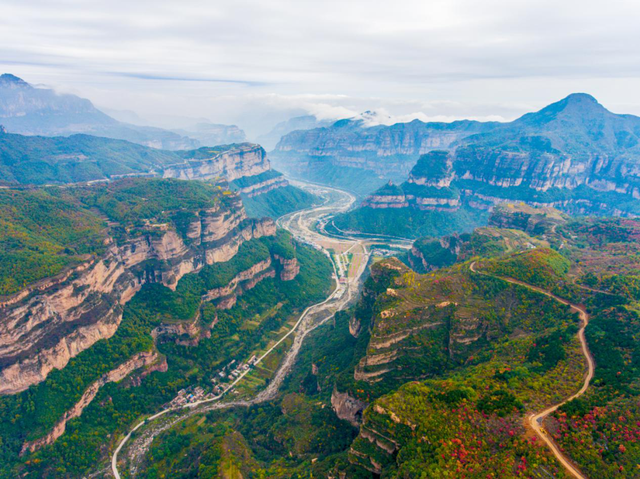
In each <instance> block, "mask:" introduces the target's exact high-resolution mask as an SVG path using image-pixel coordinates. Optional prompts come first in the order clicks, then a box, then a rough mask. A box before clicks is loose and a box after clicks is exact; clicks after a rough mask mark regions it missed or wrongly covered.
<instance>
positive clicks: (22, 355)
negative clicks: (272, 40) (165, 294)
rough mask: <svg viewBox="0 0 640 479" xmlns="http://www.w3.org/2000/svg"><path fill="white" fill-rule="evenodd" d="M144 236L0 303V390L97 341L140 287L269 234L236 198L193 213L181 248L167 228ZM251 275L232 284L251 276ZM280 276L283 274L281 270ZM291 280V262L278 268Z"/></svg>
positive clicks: (24, 383)
mask: <svg viewBox="0 0 640 479" xmlns="http://www.w3.org/2000/svg"><path fill="white" fill-rule="evenodd" d="M149 229H150V231H149V233H148V234H147V235H143V236H138V237H133V238H129V239H127V240H126V241H124V242H120V243H118V242H116V241H115V240H114V239H113V238H112V237H107V238H106V240H105V241H106V242H107V248H106V252H105V253H104V254H103V255H102V256H101V257H99V258H95V259H91V260H90V261H87V262H85V263H82V264H80V265H78V266H76V267H74V268H73V269H72V270H70V271H65V272H64V273H62V274H60V275H59V276H58V277H57V278H46V279H44V280H42V281H40V282H37V283H35V284H33V285H31V286H29V287H28V288H26V289H25V290H23V291H20V292H18V293H16V294H15V295H13V296H11V297H8V298H5V299H4V300H3V304H2V310H1V315H0V333H1V334H0V338H1V340H0V364H1V365H2V368H1V370H0V378H1V380H0V384H1V386H0V393H1V394H15V393H17V392H19V391H23V390H25V389H26V388H28V387H29V386H31V385H33V384H37V383H39V382H40V381H42V380H44V379H45V378H46V377H47V375H48V374H49V372H50V371H51V370H53V369H61V368H63V367H64V366H65V365H66V364H67V363H68V362H69V360H70V359H71V358H73V357H74V356H76V355H78V354H79V353H80V352H82V351H83V350H85V349H87V348H89V347H91V346H92V345H93V344H95V343H96V342H97V341H99V340H101V339H105V338H109V337H111V336H112V335H113V334H114V333H115V331H116V330H117V328H118V325H119V323H120V321H121V319H122V309H123V306H124V304H126V303H127V301H129V300H130V299H131V298H132V296H133V295H134V294H135V293H136V292H137V291H138V290H139V289H140V288H141V287H142V286H143V285H144V284H147V283H161V284H163V285H165V286H167V287H168V288H170V289H175V288H176V285H177V284H178V282H179V281H180V279H181V278H182V277H183V276H185V275H186V274H189V273H194V272H197V271H199V270H200V269H201V268H202V267H203V266H204V265H211V264H214V263H218V262H226V261H229V260H230V259H231V258H233V257H234V255H235V254H236V253H237V252H238V249H239V247H240V246H241V245H242V244H243V243H244V242H246V241H249V240H251V239H256V238H261V237H263V236H273V235H274V234H275V231H276V229H275V224H274V223H273V222H272V221H271V220H270V219H261V220H258V219H248V218H247V217H246V214H245V212H244V209H243V207H242V203H241V201H240V199H239V198H238V197H237V196H236V197H233V198H230V199H228V201H227V202H226V203H225V204H224V205H223V204H220V206H218V207H215V208H210V209H208V210H204V211H201V212H196V217H195V218H194V220H193V221H192V222H191V223H190V224H189V226H188V232H187V237H186V238H185V239H188V240H189V241H188V244H186V243H185V240H184V239H183V238H181V237H180V236H179V235H178V234H177V233H176V232H175V231H173V230H170V229H169V230H166V229H165V228H163V227H161V226H150V228H149ZM261 271H262V270H260V269H259V270H251V271H248V272H246V273H245V274H244V275H243V276H242V277H241V278H238V279H236V280H235V282H234V283H233V287H231V288H230V289H229V291H228V294H231V293H233V290H234V289H235V285H237V283H238V282H239V281H245V280H248V279H251V278H252V277H253V276H254V275H256V274H258V273H260V272H261ZM285 271H286V272H285ZM283 274H284V275H285V276H287V277H291V276H293V277H295V265H287V268H286V269H285V270H283Z"/></svg>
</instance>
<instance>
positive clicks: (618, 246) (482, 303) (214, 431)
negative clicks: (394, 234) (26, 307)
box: [147, 204, 640, 478]
mask: <svg viewBox="0 0 640 479" xmlns="http://www.w3.org/2000/svg"><path fill="white" fill-rule="evenodd" d="M491 223H492V226H490V227H487V228H480V229H478V230H476V231H475V232H474V233H472V234H469V235H462V236H460V237H456V239H457V241H458V244H456V245H453V242H452V241H451V239H450V238H449V239H441V240H429V239H425V240H423V241H420V242H417V243H416V245H415V246H416V248H418V249H422V250H425V252H428V250H429V249H430V248H432V247H434V242H435V243H437V246H438V248H444V247H443V246H442V244H441V242H442V243H443V244H445V245H446V246H447V247H448V248H450V249H447V251H449V254H451V255H453V256H454V258H453V261H454V264H453V265H448V266H443V267H440V268H439V269H436V270H435V271H431V272H430V273H428V274H416V273H414V272H413V271H411V270H410V269H409V268H407V267H406V266H403V265H402V264H400V263H399V262H398V261H396V260H384V261H380V262H377V263H375V264H374V265H373V266H372V267H371V276H370V277H369V279H368V280H367V281H366V284H365V287H364V290H363V295H362V298H361V300H360V301H359V302H358V304H357V305H356V306H355V307H354V308H353V309H352V310H351V311H349V312H348V313H344V314H342V313H341V314H338V315H337V316H336V318H335V322H333V323H332V324H329V325H327V326H325V327H323V328H320V329H318V330H317V332H314V334H313V335H312V336H311V337H310V338H309V339H308V344H307V345H306V347H304V348H303V350H302V351H301V353H300V358H299V361H298V364H297V366H296V367H295V369H294V371H293V372H292V374H291V377H290V378H289V379H288V380H287V381H286V383H285V384H284V385H283V387H282V395H281V396H280V397H279V398H278V399H277V400H276V402H275V404H274V405H273V407H271V406H270V407H266V406H265V407H256V408H251V409H250V410H249V411H244V410H235V411H233V412H232V413H230V414H218V415H210V416H208V417H206V418H202V417H194V418H193V420H192V421H190V422H189V423H188V424H186V423H185V424H184V427H182V426H181V427H179V428H178V430H177V431H175V432H174V433H169V434H168V435H166V436H164V437H160V438H158V439H157V440H156V442H155V443H154V446H153V448H152V451H153V460H152V461H151V460H150V462H149V463H148V465H147V467H148V469H147V470H148V471H149V473H150V475H151V477H161V476H162V475H163V474H164V475H167V474H169V475H171V474H174V475H179V474H192V475H198V473H200V475H201V476H200V477H204V472H203V471H216V473H219V472H220V471H221V470H225V471H228V470H230V469H229V467H230V466H229V464H235V465H236V467H237V468H238V470H241V471H242V473H243V474H245V475H248V476H251V475H255V476H257V477H260V475H261V474H262V475H266V476H268V477H307V476H308V475H309V474H311V475H312V476H313V477H325V476H334V477H339V475H340V474H346V477H355V478H369V477H371V473H372V471H373V472H376V473H379V474H380V475H381V476H382V477H470V478H476V477H477V478H486V477H514V478H515V477H568V475H567V473H566V471H565V470H564V469H563V468H562V466H561V465H560V464H559V463H558V462H557V461H556V460H555V458H554V456H553V455H552V454H551V453H550V452H549V449H548V448H547V447H546V446H545V445H544V444H543V443H542V441H541V440H540V439H539V438H538V437H537V436H536V435H535V434H533V433H532V432H531V431H528V430H527V429H526V428H525V427H524V418H526V417H527V416H528V415H529V414H531V413H532V412H537V411H540V410H542V409H543V408H544V407H546V406H548V405H550V404H555V403H557V402H559V401H561V400H562V399H564V398H566V397H568V396H570V395H571V394H573V393H574V392H575V391H576V390H577V389H578V387H579V385H580V384H581V381H582V377H583V372H584V357H583V356H582V353H581V351H580V345H579V342H578V340H577V338H576V331H577V329H578V318H577V315H576V314H574V313H571V312H570V311H569V310H568V308H567V307H566V306H564V305H562V304H561V303H559V302H558V301H556V300H554V299H552V298H549V297H547V296H545V295H542V294H540V293H537V292H535V291H532V290H530V289H528V288H526V287H523V286H519V285H515V284H511V283H508V282H506V281H504V280H502V279H501V276H502V275H503V274H505V275H507V274H508V275H509V276H513V277H515V279H519V280H520V281H523V282H535V283H537V284H538V285H539V286H541V287H545V288H550V287H551V286H553V289H554V292H555V293H556V294H557V295H559V296H561V297H565V298H569V299H571V300H572V301H573V302H575V303H584V304H586V305H587V307H588V310H589V312H590V314H591V315H592V316H591V322H590V325H589V327H588V328H587V340H588V344H589V346H590V349H591V351H592V353H593V355H594V358H595V360H596V364H597V367H596V377H595V378H594V381H593V383H592V385H591V387H590V388H589V393H588V395H587V396H584V397H583V398H582V399H581V400H577V401H573V402H572V403H569V404H567V405H566V406H565V407H563V408H562V410H561V411H560V412H559V413H558V414H557V415H556V418H555V419H553V420H552V421H549V420H548V421H546V423H545V425H544V427H545V429H547V430H548V431H550V433H551V434H553V435H554V437H555V438H556V440H557V441H558V442H559V443H560V445H561V446H562V447H563V449H564V450H565V452H566V453H567V454H568V455H569V457H570V458H571V459H572V460H573V461H574V462H575V463H576V465H577V466H578V467H580V469H581V470H583V472H584V473H585V474H586V475H587V477H636V475H637V473H636V470H637V462H638V457H639V456H638V454H640V450H639V449H638V444H640V442H638V440H639V439H640V437H639V436H638V431H637V425H636V424H635V423H636V422H638V421H639V420H640V414H638V408H639V407H640V406H638V400H637V395H636V394H637V392H636V390H637V384H638V382H639V381H638V378H639V377H640V376H638V374H640V368H638V367H637V364H640V363H638V361H637V358H636V356H637V351H636V350H637V348H636V346H635V344H636V343H637V341H635V339H634V338H635V337H636V336H637V335H638V334H640V333H639V332H637V331H636V329H637V324H638V315H637V314H636V313H635V312H634V311H635V309H637V306H636V303H634V300H633V296H632V295H627V296H625V295H624V294H619V295H618V294H615V295H614V294H612V293H610V292H609V291H604V290H603V291H604V293H599V292H597V291H596V290H595V289H594V288H596V286H599V285H607V284H609V283H608V282H607V281H612V280H610V279H609V278H612V277H615V278H619V279H618V281H621V279H620V278H631V277H632V276H633V275H634V274H637V271H638V266H639V260H638V258H640V256H638V251H637V250H638V248H640V246H638V245H637V242H636V241H634V238H635V234H636V231H637V230H636V228H637V226H638V225H639V223H638V222H637V221H635V220H624V219H616V220H603V219H579V220H575V219H571V218H569V217H567V216H566V215H560V214H559V213H558V212H557V211H555V210H543V209H534V208H530V207H526V206H523V205H517V204H514V205H511V206H509V205H505V206H504V207H501V208H498V209H497V211H496V213H495V216H494V217H493V218H492V220H491ZM627 241H628V242H627ZM452 245H453V247H451V246H452ZM625 246H626V248H625ZM438 248H436V250H437V251H435V253H434V256H433V258H435V259H438V258H439V253H441V251H440V250H438ZM450 260H451V258H450V257H448V258H447V261H446V263H449V262H450ZM474 261H475V262H476V267H477V268H478V270H479V271H481V272H482V273H473V272H472V271H470V268H469V266H470V264H471V263H472V262H474ZM434 263H437V261H435V260H434ZM434 266H436V265H435V264H434ZM537 269H539V270H540V272H539V273H538V274H535V273H532V272H531V270H537ZM490 271H491V273H490V275H488V274H487V273H489V272H490ZM634 271H635V273H633V272H634ZM632 273H633V274H632ZM594 278H595V279H594ZM601 278H603V279H601ZM594 281H597V283H594ZM554 283H555V284H554ZM628 283H629V284H630V285H631V284H633V280H632V279H629V280H628ZM589 284H591V286H589ZM611 284H613V283H611ZM586 288H591V289H592V290H589V289H586ZM631 290H632V288H628V289H627V290H625V291H631ZM625 294H626V293H625ZM507 313H509V314H507ZM478 319H479V320H480V321H477V320H478ZM435 323H441V324H439V325H437V326H434V327H433V328H431V327H429V328H425V329H419V328H420V327H421V326H431V325H434V324H435ZM406 332H409V333H410V335H409V336H408V337H407V338H404V339H402V336H403V334H405V333H406ZM398 333H402V334H398ZM476 337H477V338H476ZM470 339H471V341H469V340H470ZM385 343H391V344H389V345H385ZM394 351H395V352H396V353H398V355H397V357H396V358H395V359H394V360H393V361H392V362H387V363H385V364H383V363H380V364H377V365H376V364H374V363H375V362H376V361H373V362H372V364H371V365H370V366H371V367H370V368H369V369H366V368H365V369H364V371H368V372H382V374H380V375H375V376H372V377H370V378H366V377H363V376H356V374H355V373H356V372H357V371H361V372H362V371H363V369H362V361H363V358H367V357H377V358H378V359H385V358H384V356H381V355H380V354H379V353H383V354H387V353H393V352H394ZM387 359H388V357H387ZM385 360H386V359H385ZM390 368H395V369H393V371H385V370H388V369H390ZM380 378H382V379H380ZM334 388H335V390H337V391H340V392H341V393H345V392H346V393H348V394H349V395H351V396H352V397H353V398H357V399H358V400H361V401H363V402H364V403H365V404H368V407H367V408H366V410H365V412H364V422H363V424H362V425H360V426H359V428H360V433H359V435H358V437H357V439H355V440H354V441H352V442H350V443H349V441H348V438H349V437H350V435H352V434H353V431H354V430H353V429H352V427H351V426H348V425H347V424H345V423H343V424H342V425H341V426H339V425H338V424H335V423H333V420H335V419H333V420H332V419H331V418H330V417H328V416H323V415H322V414H321V411H323V410H326V409H327V408H328V407H329V406H330V405H331V396H332V392H333V391H334ZM290 393H295V396H293V397H292V396H291V395H290ZM292 405H295V407H292ZM299 414H302V415H303V416H302V417H304V418H305V421H306V424H308V425H309V424H310V426H307V427H306V429H303V430H300V429H299V423H300V419H299ZM330 425H331V426H333V427H339V429H338V430H335V429H333V427H332V428H331V429H329V430H326V429H324V428H326V427H327V426H330ZM283 429H284V430H287V431H294V432H293V433H292V434H287V435H284V436H283V435H282V431H283ZM231 430H233V431H235V432H233V433H232V432H230V431H231ZM320 431H327V432H326V436H327V438H330V439H331V442H330V444H327V441H320V440H318V441H317V442H313V441H312V442H311V443H309V442H308V438H309V437H317V434H318V433H319V432H320ZM236 432H240V434H241V435H242V438H243V439H244V441H241V440H240V439H239V438H237V436H236ZM340 433H341V434H340ZM231 434H233V435H234V441H236V442H235V443H236V444H239V443H241V444H242V446H239V445H236V446H235V447H224V445H225V444H228V441H229V440H230V439H229V437H230V435H231ZM347 444H348V445H347ZM207 451H209V452H207ZM216 451H217V452H216ZM156 460H157V461H156ZM243 465H244V468H243Z"/></svg>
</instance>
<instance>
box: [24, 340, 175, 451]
mask: <svg viewBox="0 0 640 479" xmlns="http://www.w3.org/2000/svg"><path fill="white" fill-rule="evenodd" d="M153 364H157V367H156V370H165V371H166V367H167V363H166V360H165V359H164V357H163V358H160V357H159V355H158V353H157V352H155V351H145V352H142V353H138V354H136V355H135V356H133V357H132V358H131V359H129V360H128V361H126V362H124V363H122V364H121V365H120V366H118V367H117V368H115V369H113V370H111V371H109V372H108V373H106V374H104V375H103V376H102V377H101V378H100V379H98V380H97V381H95V382H94V383H92V384H91V385H90V386H89V387H88V388H87V389H86V391H85V392H84V394H83V395H82V397H81V398H80V400H79V401H78V402H77V403H76V404H74V406H73V407H72V408H71V409H69V410H68V411H67V412H66V413H64V415H63V416H62V418H60V420H59V421H58V422H57V423H56V425H55V426H54V427H53V429H52V430H51V431H50V432H49V433H48V434H47V435H46V436H43V437H41V438H39V439H36V440H35V441H32V442H27V443H25V444H24V445H23V446H22V453H23V454H24V453H25V452H26V451H31V452H33V451H36V450H37V449H40V448H41V447H43V446H48V445H50V444H53V443H54V442H55V441H56V439H58V438H59V437H60V436H62V434H64V431H65V429H66V427H67V423H68V422H69V421H70V420H72V419H74V418H76V417H79V416H80V415H81V414H82V411H83V410H84V408H86V407H87V406H88V405H89V404H90V403H91V401H93V399H94V398H95V397H96V394H98V391H99V390H100V388H101V387H102V386H104V385H105V384H107V383H111V382H118V381H122V380H123V379H124V378H126V377H127V376H128V375H129V374H131V373H132V372H134V371H136V370H138V369H142V368H147V367H149V366H151V365H153Z"/></svg>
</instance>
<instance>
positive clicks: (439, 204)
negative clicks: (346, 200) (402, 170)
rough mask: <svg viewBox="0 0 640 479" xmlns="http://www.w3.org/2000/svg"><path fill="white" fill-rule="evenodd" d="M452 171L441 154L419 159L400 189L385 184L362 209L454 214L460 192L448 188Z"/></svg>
mask: <svg viewBox="0 0 640 479" xmlns="http://www.w3.org/2000/svg"><path fill="white" fill-rule="evenodd" d="M453 179H454V171H453V167H452V161H451V159H450V156H449V154H448V153H447V152H445V151H432V152H430V153H427V154H425V155H422V156H421V157H420V159H419V160H418V163H417V164H416V165H415V166H414V167H413V168H412V169H411V172H410V173H409V179H408V180H407V181H406V182H404V183H403V184H402V185H400V186H396V185H394V184H393V183H391V182H389V183H388V184H387V185H386V186H383V187H382V188H380V189H379V190H378V191H376V192H375V193H374V194H372V195H370V196H369V197H368V198H367V199H365V200H364V201H363V203H362V206H363V207H365V208H373V209H386V208H412V209H415V210H419V211H457V210H458V209H459V208H460V206H461V198H460V192H459V191H458V189H457V188H455V187H452V186H451V182H452V181H453Z"/></svg>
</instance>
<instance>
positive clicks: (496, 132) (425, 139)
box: [273, 94, 640, 235]
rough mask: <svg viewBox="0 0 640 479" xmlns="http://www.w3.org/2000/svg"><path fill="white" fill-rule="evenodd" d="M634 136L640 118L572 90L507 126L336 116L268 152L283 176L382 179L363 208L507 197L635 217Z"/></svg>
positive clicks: (436, 206)
mask: <svg viewBox="0 0 640 479" xmlns="http://www.w3.org/2000/svg"><path fill="white" fill-rule="evenodd" d="M638 131H640V118H638V117H635V116H632V115H617V114H614V113H611V112H610V111H609V110H607V109H606V108H604V107H603V106H602V105H601V104H599V103H598V102H597V101H596V100H595V98H593V97H591V96H589V95H586V94H573V95H570V96H568V97H567V98H565V99H563V100H561V101H559V102H556V103H553V104H551V105H549V106H547V107H546V108H544V109H542V110H540V111H538V112H534V113H529V114H527V115H524V116H523V117H521V118H519V119H517V120H515V121H513V122H510V123H474V122H454V123H451V124H447V125H446V126H442V125H440V124H430V123H421V122H419V121H417V120H416V121H414V122H411V123H407V124H396V125H393V126H390V127H385V126H376V127H366V126H364V125H363V124H362V123H361V122H360V123H359V122H357V121H347V120H345V121H344V122H338V123H336V124H334V125H333V126H332V127H330V128H320V129H315V130H308V131H300V132H293V133H290V134H289V135H286V136H285V137H283V139H282V141H281V142H280V143H279V145H278V147H277V148H276V150H275V151H274V153H273V156H274V158H275V159H277V161H278V164H279V166H280V167H281V168H283V169H285V171H291V172H293V173H295V174H297V175H299V176H303V177H304V176H305V175H314V173H313V172H312V170H313V164H314V162H316V163H317V164H320V163H323V164H325V165H326V164H331V165H333V167H334V169H327V170H326V171H331V172H333V173H335V172H336V171H338V170H336V168H337V169H340V168H342V169H344V170H345V171H348V175H350V177H351V178H355V177H357V172H358V171H360V172H361V175H363V177H365V176H366V175H367V174H369V175H375V176H376V177H377V178H378V181H379V182H380V183H382V182H383V181H384V179H387V180H389V179H390V180H391V182H389V183H388V184H387V185H385V186H382V187H381V188H379V189H378V190H377V191H375V192H373V193H371V192H369V193H370V194H369V195H368V196H367V197H366V198H365V199H364V201H363V202H362V207H363V208H368V209H389V208H391V209H406V208H409V209H413V210H416V211H427V212H428V211H440V212H455V211H458V210H460V209H468V210H471V211H477V210H484V211H487V210H490V209H491V208H492V207H493V206H495V205H496V204H498V203H500V202H502V201H505V200H508V201H525V202H527V203H529V204H531V205H534V206H552V207H556V208H558V209H561V210H563V211H566V212H569V213H571V214H598V215H612V216H636V215H638V214H640V209H638V203H637V201H636V200H638V199H640V146H638V145H639V144H640V136H639V133H638ZM345 174H347V173H345ZM325 180H326V181H333V180H332V179H331V178H329V177H327V178H326V179H325ZM347 186H348V182H345V183H344V184H343V187H347ZM359 193H362V192H359ZM423 216H424V215H423ZM427 221H428V220H427ZM364 231H366V232H369V233H374V232H383V231H375V230H374V229H369V230H364ZM436 233H437V232H436ZM436 235H437V234H436Z"/></svg>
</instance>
